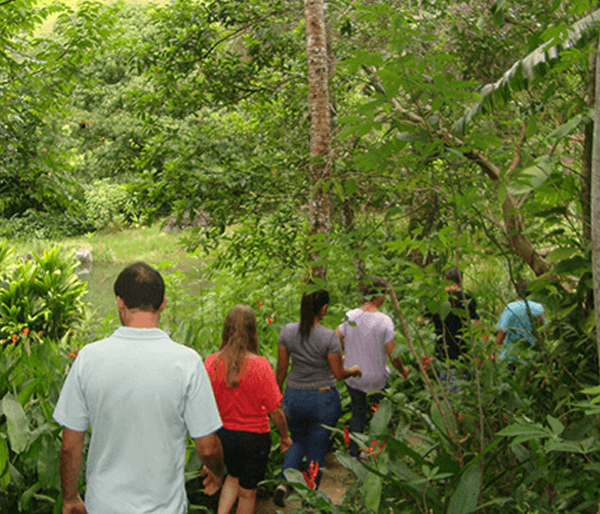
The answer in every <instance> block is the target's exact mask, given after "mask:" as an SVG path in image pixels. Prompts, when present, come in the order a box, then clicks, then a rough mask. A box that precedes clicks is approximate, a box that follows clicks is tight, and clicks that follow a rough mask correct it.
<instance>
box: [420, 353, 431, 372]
mask: <svg viewBox="0 0 600 514" xmlns="http://www.w3.org/2000/svg"><path fill="white" fill-rule="evenodd" d="M421 359H423V371H427V368H428V367H429V365H430V364H431V363H432V362H433V357H428V356H427V355H423V357H421Z"/></svg>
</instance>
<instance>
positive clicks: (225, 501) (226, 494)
mask: <svg viewBox="0 0 600 514" xmlns="http://www.w3.org/2000/svg"><path fill="white" fill-rule="evenodd" d="M239 491H240V481H239V480H238V479H237V478H233V477H232V476H231V475H227V478H225V482H224V483H223V488H222V489H221V496H219V514H229V512H230V511H231V508H232V507H233V505H234V503H235V500H237V497H238V493H239ZM239 510H240V509H239V507H238V512H239Z"/></svg>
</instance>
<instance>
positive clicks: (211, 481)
mask: <svg viewBox="0 0 600 514" xmlns="http://www.w3.org/2000/svg"><path fill="white" fill-rule="evenodd" d="M200 476H201V477H206V478H205V479H204V480H203V481H202V485H203V486H204V494H207V495H208V496H212V495H213V494H216V493H218V492H219V489H221V486H222V485H223V476H222V475H219V476H217V475H215V474H214V473H213V472H212V471H211V470H210V469H208V468H207V467H206V466H202V470H201V471H200Z"/></svg>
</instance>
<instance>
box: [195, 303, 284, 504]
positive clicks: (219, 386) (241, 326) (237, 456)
mask: <svg viewBox="0 0 600 514" xmlns="http://www.w3.org/2000/svg"><path fill="white" fill-rule="evenodd" d="M205 366H206V371H207V372H208V375H209V377H210V381H211V384H212V388H213V391H214V393H215V398H216V400H217V406H218V407H219V413H220V414H221V419H222V420H223V428H221V429H220V430H219V431H218V432H217V435H218V436H219V438H220V439H221V443H222V445H223V452H224V455H225V465H226V466H227V471H228V475H227V478H226V479H225V482H224V484H223V489H222V490H221V495H220V497H219V508H218V514H229V512H230V511H231V508H232V507H233V505H234V504H235V501H236V500H238V507H237V514H251V513H253V512H254V505H255V503H256V488H257V486H258V483H259V482H261V481H262V480H264V477H265V473H266V469H267V463H268V459H269V451H270V450H271V433H270V424H269V418H270V419H271V420H272V421H273V424H274V425H275V427H276V428H277V430H278V431H279V434H280V442H281V451H282V452H285V451H286V450H287V449H288V448H289V447H290V446H291V444H292V440H291V439H290V436H289V435H288V428H287V423H286V420H285V416H284V414H283V410H282V408H281V398H282V396H281V392H280V391H279V387H278V386H277V382H276V380H275V373H274V372H273V369H272V368H271V365H270V364H269V362H268V361H267V359H265V358H264V357H261V356H260V355H259V351H258V334H257V330H256V317H255V315H254V311H253V310H252V308H251V307H249V306H248V305H236V306H235V307H232V308H231V310H230V311H229V313H228V314H227V318H226V319H225V324H224V326H223V336H222V341H221V348H220V350H219V352H217V353H215V354H213V355H210V356H208V357H207V358H206V360H205Z"/></svg>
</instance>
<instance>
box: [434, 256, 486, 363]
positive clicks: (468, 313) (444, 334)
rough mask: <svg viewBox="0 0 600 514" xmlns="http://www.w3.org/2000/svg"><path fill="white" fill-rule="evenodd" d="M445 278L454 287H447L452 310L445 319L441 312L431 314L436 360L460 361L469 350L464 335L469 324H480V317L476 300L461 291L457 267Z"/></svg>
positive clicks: (460, 275)
mask: <svg viewBox="0 0 600 514" xmlns="http://www.w3.org/2000/svg"><path fill="white" fill-rule="evenodd" d="M445 278H446V280H449V281H450V282H452V285H450V286H448V287H446V291H447V292H448V302H449V303H450V309H449V311H448V312H447V314H446V315H445V316H444V317H442V315H441V314H440V313H439V312H436V313H433V314H430V317H431V321H432V322H433V325H434V327H435V333H436V335H437V339H436V344H435V356H436V358H438V359H440V360H442V361H446V360H451V361H455V360H460V358H461V356H462V355H463V354H464V353H465V351H466V349H467V347H466V343H465V339H464V335H465V332H466V331H467V330H468V326H469V322H470V321H475V322H476V323H479V316H478V315H477V302H476V300H475V298H473V297H472V296H471V295H469V294H467V293H465V292H464V291H463V290H462V289H461V285H462V274H461V272H460V270H459V269H458V268H457V267H452V268H449V269H448V270H447V271H446V274H445Z"/></svg>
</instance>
